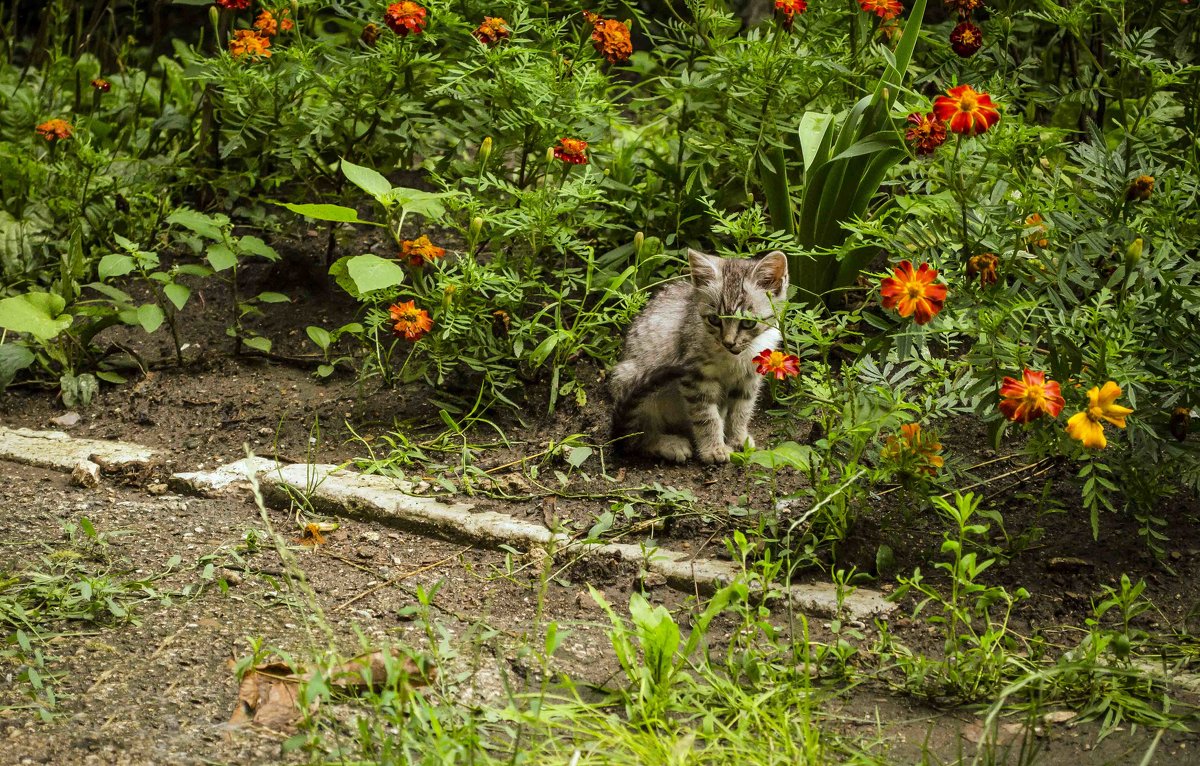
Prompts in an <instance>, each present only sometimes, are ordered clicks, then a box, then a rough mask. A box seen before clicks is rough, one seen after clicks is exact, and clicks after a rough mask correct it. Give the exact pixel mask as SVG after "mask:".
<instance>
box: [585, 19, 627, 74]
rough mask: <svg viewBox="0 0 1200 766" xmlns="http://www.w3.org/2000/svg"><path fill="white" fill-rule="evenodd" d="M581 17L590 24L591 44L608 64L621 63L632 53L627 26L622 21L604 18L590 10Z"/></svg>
mask: <svg viewBox="0 0 1200 766" xmlns="http://www.w3.org/2000/svg"><path fill="white" fill-rule="evenodd" d="M583 17H584V18H585V19H587V20H588V22H590V23H591V25H592V45H594V46H595V47H596V50H597V51H599V52H600V54H601V55H602V56H604V58H606V59H608V63H610V64H621V63H624V62H626V61H628V60H629V57H630V56H632V55H633V41H632V40H630V39H629V27H627V26H626V25H625V22H623V21H617V20H616V19H606V18H604V17H603V16H600V15H599V14H596V13H592V12H591V11H584V12H583Z"/></svg>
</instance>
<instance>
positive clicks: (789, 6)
mask: <svg viewBox="0 0 1200 766" xmlns="http://www.w3.org/2000/svg"><path fill="white" fill-rule="evenodd" d="M775 10H776V12H778V13H779V15H780V18H781V20H782V22H783V28H784V29H786V30H787V31H789V32H791V31H792V25H793V24H795V23H796V17H797V16H799V15H800V14H801V13H804V12H805V11H807V10H808V3H806V2H804V0H775Z"/></svg>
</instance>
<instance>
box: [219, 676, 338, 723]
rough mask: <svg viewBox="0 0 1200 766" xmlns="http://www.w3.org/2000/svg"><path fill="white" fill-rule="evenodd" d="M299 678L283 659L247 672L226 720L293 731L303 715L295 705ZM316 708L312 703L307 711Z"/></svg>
mask: <svg viewBox="0 0 1200 766" xmlns="http://www.w3.org/2000/svg"><path fill="white" fill-rule="evenodd" d="M299 682H300V679H299V678H297V677H296V675H295V674H294V673H292V669H291V668H289V667H288V666H287V665H285V664H284V663H282V662H269V663H267V664H265V665H258V666H256V667H253V668H251V669H250V670H248V671H246V675H244V676H242V682H241V684H240V685H239V686H238V701H237V707H236V708H235V709H234V711H233V715H231V716H230V717H229V723H230V724H231V725H234V726H243V725H245V724H247V723H256V724H258V725H260V726H265V727H266V728H268V729H273V730H275V731H279V732H292V731H295V730H296V724H298V723H299V722H300V720H301V719H302V718H303V715H302V714H301V712H300V707H299V705H298V704H297V701H298V699H299V697H298V694H299V690H300V687H299ZM315 710H316V703H313V706H312V708H311V709H310V710H309V712H310V713H311V712H314V711H315Z"/></svg>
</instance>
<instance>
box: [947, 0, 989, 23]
mask: <svg viewBox="0 0 1200 766" xmlns="http://www.w3.org/2000/svg"><path fill="white" fill-rule="evenodd" d="M981 5H983V0H946V7H947V8H949V9H950V10H952V11H954V12H956V13H957V14H958V15H959V17H960V18H964V19H965V18H967V17H968V16H970V15H971V11H973V10H975V9H976V8H978V7H980V6H981Z"/></svg>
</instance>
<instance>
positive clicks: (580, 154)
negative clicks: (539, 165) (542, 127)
mask: <svg viewBox="0 0 1200 766" xmlns="http://www.w3.org/2000/svg"><path fill="white" fill-rule="evenodd" d="M587 148H588V143H587V141H584V140H582V139H579V138H560V139H558V146H555V147H554V159H556V160H561V161H562V162H566V163H569V164H571V165H586V164H587V161H588V158H587Z"/></svg>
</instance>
